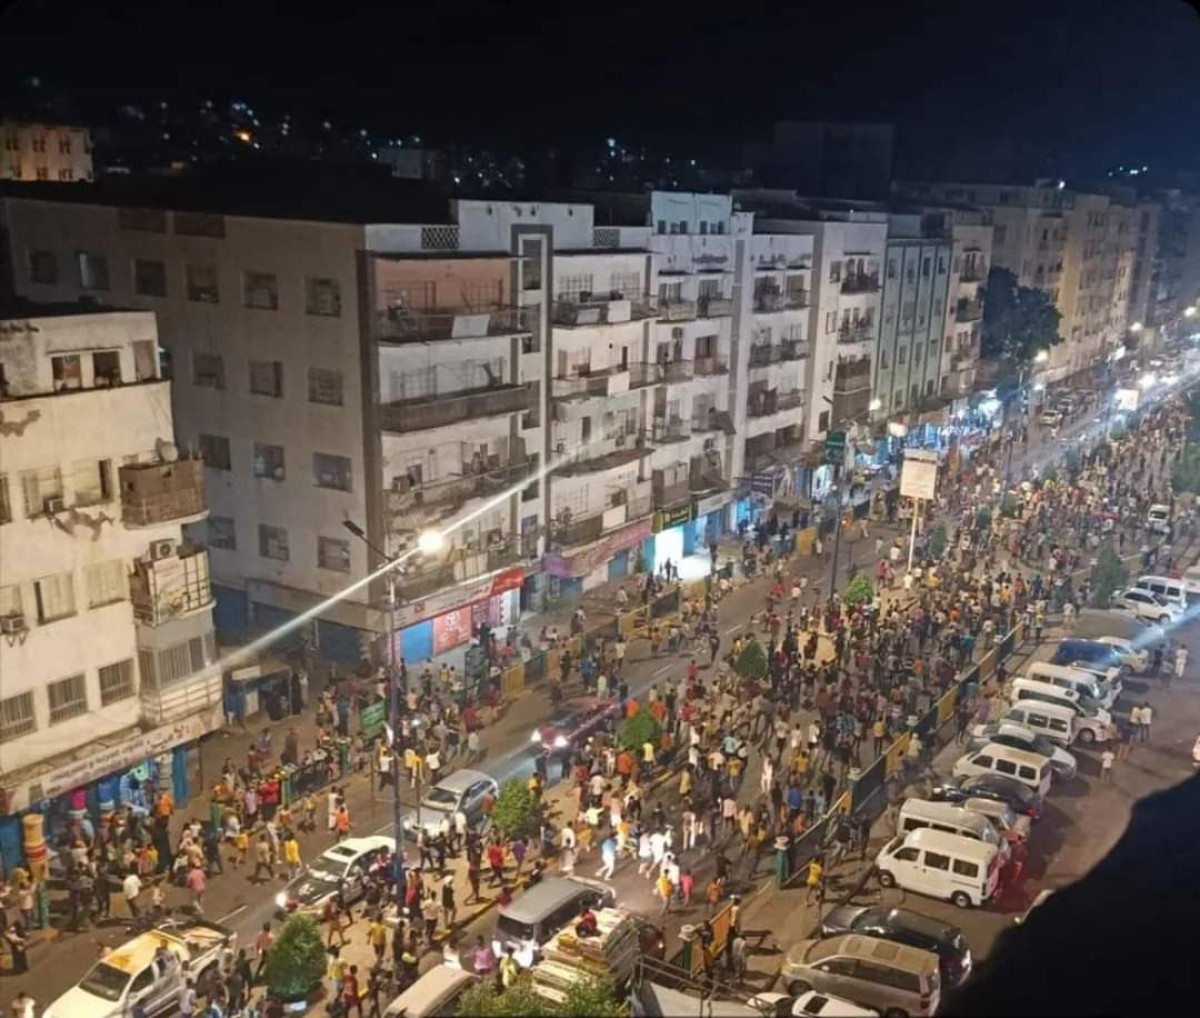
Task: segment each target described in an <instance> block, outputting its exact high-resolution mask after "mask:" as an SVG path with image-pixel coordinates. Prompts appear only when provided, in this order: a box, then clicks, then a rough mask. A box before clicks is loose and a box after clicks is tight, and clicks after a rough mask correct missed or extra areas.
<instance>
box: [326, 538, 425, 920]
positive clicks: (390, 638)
mask: <svg viewBox="0 0 1200 1018" xmlns="http://www.w3.org/2000/svg"><path fill="white" fill-rule="evenodd" d="M342 526H344V527H345V528H346V529H347V530H348V531H350V533H352V534H353V535H354V536H355V537H357V538H358V539H359V540H360V541H362V543H363V544H365V545H366V546H367V548H368V549H369V550H370V551H373V552H374V553H375V554H376V555H378V556H380V557H381V558H382V559H383V560H384V561H385V562H388V563H393V564H394V563H395V561H396V560H395V558H394V557H393V556H391V555H389V554H387V552H385V551H382V550H381V549H379V548H376V547H375V545H374V544H372V543H371V541H370V540H369V539H368V538H367V535H366V532H365V531H364V530H363V528H362V527H360V526H359V525H358V524H357V523H355V522H354V521H353V520H343V521H342ZM387 585H388V586H387V590H388V592H387V614H388V634H387V644H388V653H387V661H388V719H389V729H390V733H391V734H390V740H389V741H390V745H389V746H388V750H389V754H390V756H391V771H392V836H393V837H394V838H395V841H396V849H395V851H394V852H393V853H392V859H393V866H394V867H395V870H394V875H395V879H396V908H397V910H400V909H402V908H403V907H404V890H405V888H404V885H405V882H406V881H405V873H404V820H403V817H402V813H403V808H402V803H401V802H400V759H399V757H398V756H397V754H396V739H397V737H398V736H399V733H400V670H399V668H398V667H397V662H396V571H395V569H394V568H393V569H389V570H388V572H387ZM418 801H419V800H418Z"/></svg>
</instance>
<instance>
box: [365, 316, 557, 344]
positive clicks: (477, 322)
mask: <svg viewBox="0 0 1200 1018" xmlns="http://www.w3.org/2000/svg"><path fill="white" fill-rule="evenodd" d="M532 313H533V309H531V308H515V307H512V308H490V309H473V308H437V309H433V310H429V311H410V310H408V309H407V308H400V307H393V308H389V309H388V310H387V311H383V312H380V313H379V314H378V315H377V317H376V330H377V335H378V338H379V339H380V340H381V341H383V342H386V343H431V342H436V341H438V340H440V339H483V338H486V337H487V336H511V335H514V334H516V333H522V332H530V331H532V328H533V325H532V321H531V316H532Z"/></svg>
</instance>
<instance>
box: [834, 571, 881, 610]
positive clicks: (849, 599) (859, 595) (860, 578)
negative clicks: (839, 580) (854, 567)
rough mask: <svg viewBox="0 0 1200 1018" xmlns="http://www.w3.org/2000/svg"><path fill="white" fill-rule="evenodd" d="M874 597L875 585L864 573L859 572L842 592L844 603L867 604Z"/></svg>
mask: <svg viewBox="0 0 1200 1018" xmlns="http://www.w3.org/2000/svg"><path fill="white" fill-rule="evenodd" d="M874 597H875V585H874V584H873V583H872V582H871V577H869V576H868V575H867V574H866V573H859V574H858V575H857V576H856V577H854V579H852V580H851V581H850V582H849V583H848V584H846V589H845V590H844V591H843V592H842V601H843V602H845V603H846V604H868V603H869V602H870V601H872V600H873V599H874Z"/></svg>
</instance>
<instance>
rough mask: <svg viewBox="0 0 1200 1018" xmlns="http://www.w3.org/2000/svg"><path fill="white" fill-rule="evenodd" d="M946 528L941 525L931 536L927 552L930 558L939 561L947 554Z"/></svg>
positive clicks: (927, 543) (935, 528)
mask: <svg viewBox="0 0 1200 1018" xmlns="http://www.w3.org/2000/svg"><path fill="white" fill-rule="evenodd" d="M946 541H947V538H946V526H945V524H943V523H939V524H938V525H937V526H936V527H934V528H933V530H932V531H931V532H930V534H929V540H928V541H927V542H926V551H927V553H928V556H929V558H931V559H933V560H934V561H937V560H938V559H940V558H941V557H942V556H943V555H945V554H946Z"/></svg>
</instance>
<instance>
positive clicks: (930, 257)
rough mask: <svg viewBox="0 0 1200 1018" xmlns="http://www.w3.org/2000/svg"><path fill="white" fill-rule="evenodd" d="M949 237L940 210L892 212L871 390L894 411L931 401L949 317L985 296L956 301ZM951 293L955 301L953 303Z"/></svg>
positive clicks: (972, 312) (966, 314) (938, 383)
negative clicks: (965, 301)
mask: <svg viewBox="0 0 1200 1018" xmlns="http://www.w3.org/2000/svg"><path fill="white" fill-rule="evenodd" d="M953 263H954V240H953V237H952V234H951V226H950V223H949V221H948V220H947V218H946V217H945V216H943V215H940V214H938V213H919V212H918V213H893V214H892V215H890V216H889V217H888V236H887V252H886V259H885V266H886V268H885V272H884V279H883V297H882V311H881V315H882V317H881V323H880V332H879V346H878V350H877V351H876V355H875V358H874V368H875V380H874V398H875V399H877V400H878V401H879V407H880V410H881V411H886V412H887V413H888V414H891V415H895V414H898V413H902V412H908V413H916V412H918V411H920V410H922V409H933V405H932V403H933V401H939V400H940V397H941V396H942V395H943V387H942V353H943V344H944V342H945V339H946V322H947V319H948V318H949V319H956V320H957V319H960V318H961V319H962V321H963V323H964V324H969V323H970V322H974V321H978V320H979V319H980V318H982V316H983V311H982V304H980V303H979V302H976V303H975V304H974V305H972V304H970V303H964V304H962V305H959V304H958V303H957V300H956V297H957V294H956V292H955V290H954V289H952V282H953V278H954V270H953ZM952 301H953V303H952Z"/></svg>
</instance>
